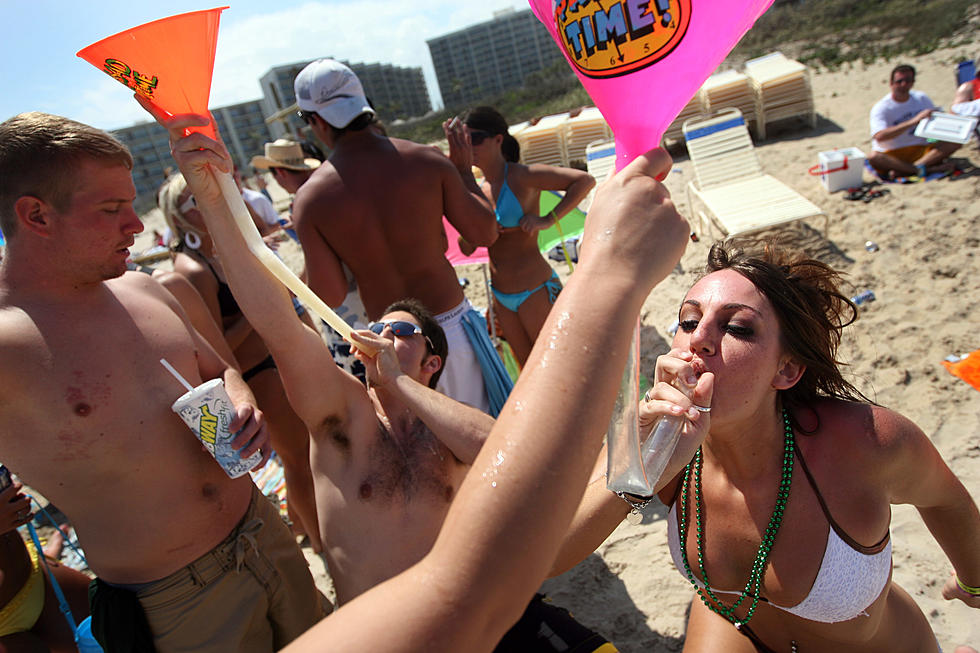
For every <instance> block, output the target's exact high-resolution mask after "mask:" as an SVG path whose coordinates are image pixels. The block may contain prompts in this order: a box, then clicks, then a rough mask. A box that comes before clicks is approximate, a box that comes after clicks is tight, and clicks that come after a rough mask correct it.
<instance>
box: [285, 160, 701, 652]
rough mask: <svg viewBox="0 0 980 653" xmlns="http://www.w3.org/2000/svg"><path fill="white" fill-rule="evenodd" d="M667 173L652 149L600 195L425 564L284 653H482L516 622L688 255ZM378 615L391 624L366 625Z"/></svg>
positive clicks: (369, 593) (353, 603)
mask: <svg viewBox="0 0 980 653" xmlns="http://www.w3.org/2000/svg"><path fill="white" fill-rule="evenodd" d="M668 169H669V157H668V156H667V155H666V153H665V152H663V151H662V150H656V151H653V152H651V153H649V154H647V155H641V156H640V157H639V158H638V159H637V160H636V161H634V162H633V163H632V164H630V165H629V166H627V167H625V168H624V169H623V170H621V171H620V172H619V173H617V174H616V175H615V176H613V177H612V178H611V179H610V180H609V182H607V183H606V184H605V185H604V188H603V190H601V191H600V193H599V194H597V196H596V203H595V204H593V207H592V210H591V211H590V212H589V219H588V220H587V221H586V231H585V235H584V239H583V240H584V245H583V248H582V257H581V258H580V264H579V267H578V270H577V271H576V273H575V274H574V275H572V277H571V279H569V282H568V285H567V286H566V287H565V290H563V291H562V293H561V294H560V295H559V296H558V300H557V301H556V303H555V305H554V307H553V309H552V311H551V312H550V313H549V315H548V319H547V321H546V322H545V325H544V327H543V328H542V331H541V333H542V337H541V338H539V339H538V342H537V344H536V346H535V348H534V350H533V351H532V353H531V357H530V359H529V360H528V364H527V366H526V367H525V368H524V372H523V373H522V375H521V377H520V378H519V379H518V381H517V385H516V386H515V387H514V390H513V392H512V393H511V395H510V398H509V399H508V401H507V405H506V406H505V407H504V410H503V411H502V412H501V414H500V418H499V419H498V420H497V422H496V424H495V425H494V428H493V430H492V432H491V434H490V438H489V439H488V440H487V442H486V444H485V445H484V447H483V449H482V450H481V451H480V453H479V455H478V456H477V459H476V461H475V463H474V465H473V469H472V470H471V471H470V473H469V474H467V476H466V478H465V480H464V481H463V484H462V485H461V486H460V489H459V492H458V494H457V495H456V498H455V499H454V500H453V503H452V506H451V507H450V509H449V513H448V515H447V517H446V519H445V521H444V523H443V527H442V530H441V531H440V533H439V537H438V539H437V541H436V543H435V545H434V546H433V548H432V550H431V551H430V552H429V554H427V555H426V557H425V558H424V559H423V560H422V561H421V562H419V563H418V564H417V565H415V566H413V567H411V568H410V569H409V570H407V571H406V572H403V573H402V574H399V575H398V576H396V577H395V578H393V579H390V580H388V581H386V582H384V583H382V584H380V585H378V586H376V587H374V588H372V589H371V590H368V591H367V592H365V593H364V594H361V595H360V596H358V597H357V598H355V599H354V600H352V601H350V602H349V603H347V604H345V605H344V606H343V607H341V608H340V609H339V610H337V611H336V612H335V613H334V614H333V615H331V616H330V617H327V618H326V619H324V620H323V621H321V622H320V623H319V624H317V625H316V626H314V627H313V628H312V629H310V630H309V631H307V632H306V633H305V634H304V635H303V636H301V637H300V638H299V639H298V640H296V641H295V642H293V644H292V645H291V646H290V647H289V648H288V649H287V650H289V651H316V650H322V648H323V647H324V646H327V645H328V644H327V643H328V642H329V646H331V647H333V648H336V649H338V650H341V649H347V648H350V649H357V650H383V651H389V652H401V651H405V652H407V651H414V650H418V649H419V642H425V648H427V649H434V650H440V651H473V652H480V651H487V652H489V651H491V650H492V649H493V647H494V645H495V644H496V642H497V641H499V639H500V637H501V636H502V635H503V634H504V632H505V631H506V630H507V628H509V627H510V626H511V625H512V624H513V623H514V622H515V621H516V620H517V619H518V618H519V617H520V614H521V612H522V611H523V609H524V607H525V606H526V601H527V600H528V599H530V597H531V596H532V595H533V593H534V591H535V590H536V589H537V588H538V587H539V585H540V583H541V581H542V580H543V578H544V576H545V574H547V572H548V571H549V569H550V568H551V566H552V563H553V562H554V557H555V552H556V550H557V548H558V546H559V544H560V542H561V540H562V537H563V535H564V533H565V530H566V529H567V528H568V525H569V523H570V522H571V519H572V515H573V513H574V512H575V508H576V506H577V504H578V502H579V499H580V498H581V496H582V492H583V490H584V488H585V484H586V480H587V479H588V477H589V474H590V471H591V470H592V468H593V464H594V462H595V458H596V455H597V454H598V451H599V449H600V444H601V439H602V434H603V433H604V432H605V430H606V425H607V423H608V420H609V416H610V414H611V412H612V406H613V403H614V399H615V395H616V391H617V389H618V387H619V383H620V380H621V378H622V370H623V366H624V365H625V363H626V354H627V351H628V349H629V341H630V333H631V331H632V328H633V324H634V323H635V318H636V315H637V314H638V313H639V311H640V308H641V306H642V304H643V301H644V300H645V299H646V297H647V294H648V293H649V291H650V289H651V288H652V286H653V285H654V284H655V283H656V282H658V281H660V280H661V279H663V278H664V277H666V276H667V275H668V274H669V273H670V270H671V269H672V268H673V266H674V264H675V263H676V262H677V261H678V260H679V259H680V255H681V253H682V252H683V250H684V245H685V243H686V240H687V235H688V233H689V231H688V225H687V223H686V222H685V221H684V220H683V219H682V218H680V216H678V215H677V213H676V211H675V210H674V208H673V205H672V204H671V203H670V200H669V199H668V197H667V192H666V189H664V188H663V187H662V185H660V184H658V183H656V182H655V181H654V177H656V176H658V175H663V174H665V173H666V172H667V170H668ZM651 248H652V249H651ZM600 344H601V346H600ZM545 389H547V391H545ZM585 397H587V398H588V400H587V401H586V400H584V398H585ZM382 613H383V614H385V615H387V617H388V627H386V628H383V629H381V628H376V627H374V625H376V623H377V615H378V614H382Z"/></svg>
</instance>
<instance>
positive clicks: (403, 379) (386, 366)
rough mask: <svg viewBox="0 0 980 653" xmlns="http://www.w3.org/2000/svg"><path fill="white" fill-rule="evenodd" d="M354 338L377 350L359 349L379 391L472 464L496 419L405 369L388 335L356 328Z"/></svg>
mask: <svg viewBox="0 0 980 653" xmlns="http://www.w3.org/2000/svg"><path fill="white" fill-rule="evenodd" d="M351 338H352V339H353V341H354V344H355V345H356V344H361V343H363V344H365V345H367V346H368V348H369V349H370V348H374V349H375V350H376V351H377V352H378V353H377V354H376V355H375V356H368V355H367V354H365V353H363V351H362V350H361V349H358V350H357V352H356V356H357V357H358V358H359V359H360V360H361V361H362V362H363V363H364V365H365V367H366V369H367V374H368V380H369V381H370V382H371V387H373V388H374V389H375V391H376V392H378V393H379V394H383V393H388V394H390V395H391V396H392V397H394V398H396V399H398V400H399V401H401V402H402V403H403V404H405V405H406V406H407V407H408V409H409V410H411V411H412V413H413V414H414V415H415V416H416V417H418V418H419V419H420V420H422V421H423V422H424V423H425V425H426V426H427V427H429V430H430V431H432V433H433V434H434V435H435V436H436V437H437V438H439V441H440V442H442V443H443V444H444V445H446V447H448V448H449V450H450V451H452V452H453V455H454V456H456V459H457V460H459V461H460V462H462V463H465V464H467V465H470V464H472V463H473V460H474V459H475V458H476V455H477V454H478V453H480V448H481V447H482V446H483V443H484V442H485V441H486V439H487V436H488V435H489V434H490V429H492V428H493V423H494V419H493V418H492V417H490V416H489V415H487V414H486V413H484V412H483V411H481V410H477V409H476V408H473V407H472V406H467V405H466V404H463V403H460V402H458V401H456V400H455V399H452V398H450V397H447V396H446V395H444V394H442V393H441V392H437V391H435V390H433V389H432V388H429V387H427V386H424V385H422V384H421V383H419V382H418V381H416V380H415V379H413V378H411V377H410V376H408V375H407V374H405V373H404V372H402V370H401V367H400V366H399V364H398V357H397V356H396V355H395V348H394V344H393V343H392V342H391V341H390V340H388V339H387V338H382V337H381V336H379V335H377V334H374V333H372V332H370V331H355V332H354V333H353V334H352V336H351Z"/></svg>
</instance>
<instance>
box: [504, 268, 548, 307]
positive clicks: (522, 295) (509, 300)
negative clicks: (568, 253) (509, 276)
mask: <svg viewBox="0 0 980 653" xmlns="http://www.w3.org/2000/svg"><path fill="white" fill-rule="evenodd" d="M542 288H545V289H547V291H548V302H550V303H552V304H554V303H555V299H557V298H558V293H560V292H561V281H560V280H559V279H558V273H557V272H555V271H553V270H552V272H551V277H549V278H548V280H547V281H545V282H544V283H543V284H541V285H540V286H535V287H534V288H529V289H528V290H522V291H521V292H500V291H499V290H497V289H496V288H494V287H493V284H490V290H492V291H493V296H494V297H496V298H497V301H498V302H500V304H501V305H502V306H503V307H504V308H506V309H507V310H509V311H513V312H514V313H516V312H517V309H518V308H520V307H521V304H523V303H524V302H525V301H527V298H528V297H530V296H531V295H533V294H534V293H536V292H538V291H539V290H541V289H542Z"/></svg>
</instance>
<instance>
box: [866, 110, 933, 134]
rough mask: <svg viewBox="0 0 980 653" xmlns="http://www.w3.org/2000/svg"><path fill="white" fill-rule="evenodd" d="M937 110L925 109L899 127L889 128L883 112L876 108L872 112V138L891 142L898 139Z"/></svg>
mask: <svg viewBox="0 0 980 653" xmlns="http://www.w3.org/2000/svg"><path fill="white" fill-rule="evenodd" d="M931 103H932V102H931V101H930V104H931ZM935 110H936V107H935V106H933V107H932V108H929V109H923V110H922V111H920V112H919V113H917V114H916V115H914V116H912V117H911V118H910V119H908V120H906V121H904V122H900V123H899V124H897V125H892V126H889V125H888V122H887V121H886V120H885V117H884V115H883V112H882V111H881V110H879V109H878V108H877V107H874V108H873V109H872V110H871V138H873V139H874V140H876V141H890V140H891V139H893V138H898V137H899V136H901V135H902V134H904V133H905V132H907V131H911V130H913V129H915V126H916V125H918V124H919V123H920V122H922V121H923V120H925V119H926V118H928V117H929V116H931V115H932V113H933V111H935Z"/></svg>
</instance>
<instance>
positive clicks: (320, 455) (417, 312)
mask: <svg viewBox="0 0 980 653" xmlns="http://www.w3.org/2000/svg"><path fill="white" fill-rule="evenodd" d="M163 122H164V124H167V125H169V127H170V129H171V134H172V135H173V136H174V138H175V142H174V145H173V151H174V158H175V159H176V160H177V161H178V163H179V164H180V166H181V168H182V169H183V170H184V171H185V174H187V175H188V178H189V179H195V178H197V179H201V180H203V182H205V183H204V185H205V186H206V185H207V183H208V182H209V180H210V179H211V178H212V177H213V175H212V170H211V167H210V166H208V165H204V166H202V165H201V163H202V162H206V161H207V159H203V158H201V155H200V152H201V150H200V149H199V148H201V147H204V148H207V149H210V150H211V151H212V152H213V153H216V154H218V155H219V156H220V157H221V158H223V159H224V160H225V164H226V165H227V164H228V156H227V152H226V150H225V149H224V148H223V147H222V146H221V144H220V143H216V142H214V141H204V140H203V137H200V136H195V137H193V138H187V139H182V138H181V136H182V129H181V127H183V126H185V125H187V124H197V122H195V120H194V119H193V118H189V119H188V118H178V119H175V120H164V121H163ZM214 200H215V201H214V202H211V201H207V200H202V205H201V206H202V210H203V211H204V215H205V220H206V221H207V223H208V227H209V229H210V230H211V231H212V233H214V234H215V236H216V244H217V248H218V250H219V252H220V253H221V257H222V260H224V261H226V264H225V269H226V273H227V274H228V275H229V280H230V283H231V285H232V288H233V290H234V292H235V294H236V296H237V297H238V300H239V302H240V303H241V305H242V307H243V309H244V310H245V311H246V312H248V313H249V314H250V319H253V321H254V322H255V324H256V328H257V329H259V330H260V331H270V332H274V333H277V334H279V341H278V344H277V345H276V346H274V349H273V351H274V354H275V357H276V360H277V362H278V363H279V366H280V370H281V372H282V378H283V379H284V381H285V383H286V387H287V389H288V391H289V393H290V397H291V398H292V401H293V402H294V404H295V405H296V407H297V411H298V412H299V414H300V415H301V416H302V417H303V419H304V420H305V421H306V423H307V424H308V425H309V428H310V431H311V432H312V434H313V455H312V457H311V464H312V468H313V471H314V473H315V477H316V485H317V492H318V496H319V497H320V503H319V506H318V508H319V519H320V524H321V525H322V527H321V532H322V536H323V539H324V542H326V544H327V547H326V558H327V563H328V566H329V569H330V574H331V577H332V579H333V582H334V586H335V588H336V590H337V598H338V602H339V603H341V604H343V603H346V602H348V601H350V600H351V599H353V598H354V597H356V596H357V595H359V594H361V593H363V592H364V591H366V590H368V589H370V588H371V587H374V586H375V585H377V584H378V583H380V582H382V581H385V580H387V579H389V578H391V577H393V576H395V575H396V574H398V573H400V572H402V571H404V570H405V569H407V568H409V567H410V566H411V565H413V564H415V563H416V562H418V561H419V560H420V559H421V558H422V557H423V556H424V555H425V554H426V553H428V552H429V551H430V550H431V548H432V544H433V542H434V541H435V539H436V536H437V535H438V533H439V529H440V527H441V526H442V523H443V520H444V519H445V516H446V513H447V511H448V509H449V505H450V502H451V500H452V498H453V496H455V493H456V491H457V489H458V488H459V485H460V483H461V482H462V480H463V478H464V476H465V474H466V473H467V470H468V469H469V465H470V463H472V462H473V460H474V459H475V458H476V455H477V453H478V452H479V450H480V447H481V446H482V445H483V442H484V440H485V439H486V436H487V434H488V433H489V432H490V429H491V427H492V426H493V419H492V418H490V417H489V416H488V415H486V414H485V413H483V412H481V411H479V410H476V409H475V408H471V407H469V406H466V405H464V404H461V403H459V402H457V401H454V400H453V399H450V398H449V397H447V396H445V395H443V394H441V393H439V392H436V391H435V390H433V389H432V388H433V387H434V386H435V384H436V382H437V381H438V377H439V373H440V372H441V366H442V361H443V360H445V357H446V349H447V342H446V336H445V334H444V332H443V331H442V329H441V328H440V327H439V325H438V323H437V322H436V320H435V319H434V317H433V316H432V315H431V314H430V313H429V312H428V311H427V310H426V309H425V308H424V307H423V306H422V305H421V304H420V303H419V302H417V301H415V300H404V301H399V302H395V303H393V304H392V305H391V306H389V307H388V308H386V309H385V310H384V315H383V317H382V321H381V322H378V323H373V324H372V328H371V330H370V331H355V332H354V333H352V338H353V339H354V341H355V342H356V343H362V342H365V341H366V342H369V343H372V344H373V345H374V346H375V347H377V348H378V350H379V353H378V354H377V355H376V356H373V357H369V356H367V355H364V354H359V356H360V358H361V359H362V360H363V362H364V363H365V365H366V366H367V380H368V388H367V389H365V388H364V387H363V385H362V384H360V383H357V382H355V381H354V379H353V378H352V377H350V376H349V375H348V374H346V373H344V372H342V371H341V370H340V369H338V368H337V367H336V366H333V365H329V364H328V362H329V359H328V349H327V348H326V347H325V346H323V344H322V343H321V342H320V340H319V338H318V337H317V336H316V335H314V334H313V333H312V331H310V330H309V329H307V328H305V327H303V325H301V324H300V323H299V322H298V321H297V320H296V319H295V317H294V316H293V315H292V314H291V312H290V311H289V307H288V303H287V302H286V301H285V300H284V297H283V294H282V287H281V285H280V284H279V283H278V281H276V279H275V278H274V277H273V276H272V275H271V274H270V273H269V272H268V271H267V270H266V269H265V268H264V267H263V266H262V265H261V264H260V263H259V262H258V261H256V260H255V259H254V258H253V257H251V256H249V254H248V252H247V251H246V250H245V243H244V239H243V238H242V237H241V235H240V234H239V233H238V230H237V228H236V226H235V224H234V221H233V219H232V218H231V216H230V214H229V212H228V210H227V207H226V206H225V204H224V201H223V198H221V197H218V196H215V197H214ZM251 316H254V317H251ZM372 331H373V333H372ZM283 334H285V338H284V337H283ZM542 631H544V632H549V633H554V634H555V638H556V639H555V641H562V642H565V643H566V644H568V645H572V646H574V647H575V650H578V651H581V652H582V653H591V651H593V650H599V649H601V650H603V651H607V652H611V651H613V650H614V649H610V646H611V645H610V644H609V643H608V642H606V640H605V639H604V638H603V637H602V636H601V635H599V634H597V633H595V632H593V631H591V630H590V629H589V628H587V627H585V626H583V625H582V624H579V623H578V622H576V621H575V620H574V619H573V618H572V617H571V615H570V614H569V613H568V612H567V611H566V610H564V609H562V608H560V607H558V606H555V605H553V604H551V603H548V602H545V601H544V600H543V597H542V596H541V595H536V596H535V598H534V599H532V601H531V602H530V603H529V604H528V607H527V609H526V610H525V612H524V614H523V616H522V617H521V620H520V622H519V623H518V624H517V625H515V627H514V628H512V629H511V630H510V631H509V632H508V633H507V635H506V636H505V638H504V640H503V641H502V642H501V647H502V648H501V649H500V650H502V651H509V650H514V649H515V648H518V649H521V650H524V649H525V648H527V647H533V648H534V650H537V651H539V652H540V653H549V652H550V651H552V647H551V644H550V642H551V641H552V638H542V637H541V636H540V635H539V633H541V632H542ZM554 650H555V652H556V653H557V651H558V650H561V649H559V648H555V649H554Z"/></svg>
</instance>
